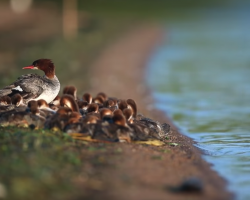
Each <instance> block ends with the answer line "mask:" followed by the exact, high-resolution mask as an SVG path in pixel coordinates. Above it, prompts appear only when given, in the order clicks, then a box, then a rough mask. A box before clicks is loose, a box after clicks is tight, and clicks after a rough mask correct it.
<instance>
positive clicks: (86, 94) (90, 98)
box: [82, 93, 92, 104]
mask: <svg viewBox="0 0 250 200" xmlns="http://www.w3.org/2000/svg"><path fill="white" fill-rule="evenodd" d="M82 100H83V101H87V102H88V104H91V103H92V96H91V94H89V93H84V94H83V96H82Z"/></svg>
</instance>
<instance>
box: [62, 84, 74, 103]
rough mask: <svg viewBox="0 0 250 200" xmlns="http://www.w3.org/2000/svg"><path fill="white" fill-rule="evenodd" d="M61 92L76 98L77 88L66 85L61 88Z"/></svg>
mask: <svg viewBox="0 0 250 200" xmlns="http://www.w3.org/2000/svg"><path fill="white" fill-rule="evenodd" d="M63 94H68V95H72V96H73V97H74V99H75V100H77V89H76V87H75V86H66V87H65V88H64V90H63Z"/></svg>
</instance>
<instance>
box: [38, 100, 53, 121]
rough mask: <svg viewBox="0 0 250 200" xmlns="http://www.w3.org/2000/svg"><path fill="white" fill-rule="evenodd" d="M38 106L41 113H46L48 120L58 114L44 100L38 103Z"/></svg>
mask: <svg viewBox="0 0 250 200" xmlns="http://www.w3.org/2000/svg"><path fill="white" fill-rule="evenodd" d="M37 106H38V109H39V110H40V112H42V113H44V115H45V117H46V118H48V117H51V116H52V115H54V114H55V113H56V111H55V110H53V109H51V108H50V107H49V105H48V103H47V102H46V101H45V100H43V99H40V100H38V101H37Z"/></svg>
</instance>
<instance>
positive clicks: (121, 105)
mask: <svg viewBox="0 0 250 200" xmlns="http://www.w3.org/2000/svg"><path fill="white" fill-rule="evenodd" d="M118 108H119V109H120V110H123V109H125V108H128V104H127V102H126V101H125V100H122V99H121V100H119V102H118Z"/></svg>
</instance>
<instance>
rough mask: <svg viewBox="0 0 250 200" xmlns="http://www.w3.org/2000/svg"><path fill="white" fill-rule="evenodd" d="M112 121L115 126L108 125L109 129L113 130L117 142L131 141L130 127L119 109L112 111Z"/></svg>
mask: <svg viewBox="0 0 250 200" xmlns="http://www.w3.org/2000/svg"><path fill="white" fill-rule="evenodd" d="M113 122H114V125H115V126H113V127H112V126H110V129H111V130H112V129H113V131H115V133H116V135H117V138H118V140H119V142H131V137H130V136H131V135H132V133H131V129H130V128H129V126H128V125H127V123H126V118H125V117H124V115H123V114H122V113H120V112H119V110H116V111H115V112H114V113H113Z"/></svg>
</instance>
